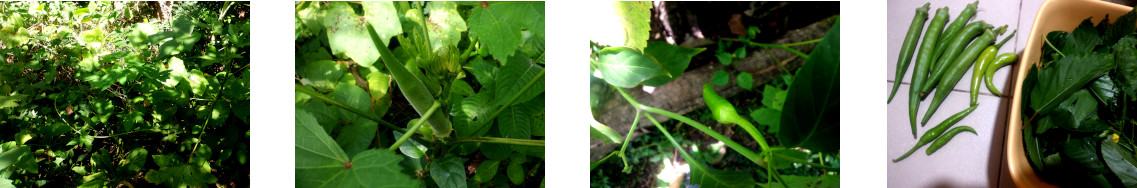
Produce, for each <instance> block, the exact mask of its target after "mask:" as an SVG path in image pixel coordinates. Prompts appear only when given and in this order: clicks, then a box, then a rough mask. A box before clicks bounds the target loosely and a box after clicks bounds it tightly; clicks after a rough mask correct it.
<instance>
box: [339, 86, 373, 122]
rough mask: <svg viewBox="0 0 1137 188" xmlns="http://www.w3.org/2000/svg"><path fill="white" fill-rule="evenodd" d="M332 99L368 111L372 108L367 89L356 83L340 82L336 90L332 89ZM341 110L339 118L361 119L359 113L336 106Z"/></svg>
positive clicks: (345, 119) (349, 120)
mask: <svg viewBox="0 0 1137 188" xmlns="http://www.w3.org/2000/svg"><path fill="white" fill-rule="evenodd" d="M332 99H335V100H336V101H339V102H341V103H343V104H345V105H347V106H348V107H351V108H355V109H356V110H360V111H364V112H366V111H368V109H370V108H371V96H369V95H367V91H364V90H363V88H359V86H356V85H355V84H339V85H337V86H336V90H335V91H332ZM335 109H336V111H337V112H339V113H338V114H339V116H338V117H339V119H340V120H343V121H348V122H354V121H355V120H356V119H360V117H359V115H358V114H355V113H353V112H351V111H348V110H346V109H343V108H335Z"/></svg>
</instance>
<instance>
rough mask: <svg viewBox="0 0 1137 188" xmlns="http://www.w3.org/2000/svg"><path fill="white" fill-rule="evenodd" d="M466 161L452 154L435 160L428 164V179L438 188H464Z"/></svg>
mask: <svg viewBox="0 0 1137 188" xmlns="http://www.w3.org/2000/svg"><path fill="white" fill-rule="evenodd" d="M465 163H466V159H465V158H462V157H460V156H457V155H454V154H447V155H446V157H442V158H441V159H436V160H434V162H431V164H430V177H431V178H432V179H434V182H435V183H438V187H447V188H465V187H466V166H465Z"/></svg>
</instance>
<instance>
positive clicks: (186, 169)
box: [146, 155, 217, 187]
mask: <svg viewBox="0 0 1137 188" xmlns="http://www.w3.org/2000/svg"><path fill="white" fill-rule="evenodd" d="M158 156H162V155H154V162H155V163H158V162H159V161H160V160H159V157H158ZM165 161H167V162H164V163H166V165H165V166H163V165H161V163H159V166H162V167H161V168H159V169H158V170H154V169H150V171H148V172H146V181H148V182H150V183H153V184H165V185H166V186H171V187H198V186H203V185H206V184H210V183H215V182H217V176H214V175H213V174H210V170H209V168H208V167H205V166H207V165H208V162H206V161H199V162H190V163H188V164H187V163H184V162H182V161H181V160H180V159H178V158H177V157H176V156H175V157H169V158H167V160H165ZM203 163H204V164H203Z"/></svg>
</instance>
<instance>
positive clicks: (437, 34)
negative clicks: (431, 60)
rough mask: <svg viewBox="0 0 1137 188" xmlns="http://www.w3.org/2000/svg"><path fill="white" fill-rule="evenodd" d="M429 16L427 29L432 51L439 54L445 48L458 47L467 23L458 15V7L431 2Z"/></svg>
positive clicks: (449, 3)
mask: <svg viewBox="0 0 1137 188" xmlns="http://www.w3.org/2000/svg"><path fill="white" fill-rule="evenodd" d="M427 14H429V15H430V18H427V19H426V23H427V27H426V28H427V30H428V31H427V33H428V34H429V35H430V46H431V49H432V50H433V51H434V52H438V51H439V50H442V48H443V47H445V46H455V47H457V46H458V41H459V40H461V39H462V32H464V31H466V21H465V20H462V16H461V15H460V14H458V5H457V4H454V2H447V1H435V2H430V6H429V9H428V10H427Z"/></svg>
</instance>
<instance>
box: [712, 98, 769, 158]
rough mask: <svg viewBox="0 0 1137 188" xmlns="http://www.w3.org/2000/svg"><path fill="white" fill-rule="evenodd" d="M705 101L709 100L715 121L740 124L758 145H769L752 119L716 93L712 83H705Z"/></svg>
mask: <svg viewBox="0 0 1137 188" xmlns="http://www.w3.org/2000/svg"><path fill="white" fill-rule="evenodd" d="M703 101H706V102H707V107H708V108H710V109H711V114H712V115H713V116H714V118H715V121H718V122H719V123H724V124H738V126H740V127H742V129H745V130H746V132H747V133H750V136H751V137H754V140H755V141H757V142H758V145H761V146H762V148H768V147H769V146H768V145H766V139H765V138H764V137H762V132H759V131H758V129H756V128H754V125H753V124H750V121H747V120H746V118H742V116H739V115H738V112H736V111H735V110H734V106H732V105H731V104H730V102H729V101H727V100H726V98H723V97H722V96H719V94H718V93H715V89H714V87H712V86H711V84H703Z"/></svg>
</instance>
